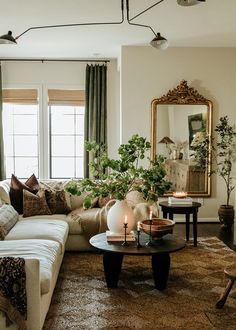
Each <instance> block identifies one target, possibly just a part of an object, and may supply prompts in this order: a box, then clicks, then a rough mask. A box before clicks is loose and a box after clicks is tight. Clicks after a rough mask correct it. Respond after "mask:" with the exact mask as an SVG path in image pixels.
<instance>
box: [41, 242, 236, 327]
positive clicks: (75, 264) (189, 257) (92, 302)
mask: <svg viewBox="0 0 236 330" xmlns="http://www.w3.org/2000/svg"><path fill="white" fill-rule="evenodd" d="M198 242H199V243H198V247H197V248H194V247H193V245H192V243H191V244H188V246H187V247H186V248H185V249H183V250H181V251H179V252H176V253H173V254H171V269H170V274H169V281H168V287H167V289H166V290H164V291H161V292H160V291H158V290H156V289H155V288H154V286H153V279H152V270H151V263H150V257H146V256H144V257H136V256H135V257H134V256H133V257H132V256H125V257H124V260H123V269H122V273H121V277H120V281H119V288H117V289H107V287H106V284H105V280H104V274H103V261H102V254H92V253H66V254H65V257H64V261H63V264H62V267H61V271H60V274H59V278H58V282H57V286H56V288H55V291H54V295H53V299H52V303H51V306H50V309H49V312H48V315H47V318H46V321H45V325H44V330H49V329H50V330H61V329H63V330H64V329H70V330H73V329H76V330H77V329H78V330H80V329H81V330H90V329H91V330H98V329H104V330H105V329H106V330H108V329H118V330H121V329H122V330H124V329H142V330H143V329H164V330H173V329H185V330H191V329H209V330H210V329H214V330H215V329H222V330H223V329H224V330H226V329H227V330H228V329H229V330H230V329H232V330H233V329H234V330H235V329H236V291H231V294H230V296H229V297H228V299H227V301H226V304H225V307H224V308H223V309H221V310H218V309H216V308H215V303H216V301H217V300H218V299H219V296H220V294H221V292H222V291H223V290H224V287H225V285H226V279H225V278H224V276H223V270H224V268H225V267H226V266H228V265H230V264H232V263H235V262H236V254H235V253H234V252H233V251H232V250H230V249H229V248H227V247H226V246H225V245H224V243H222V242H221V241H220V240H218V239H217V238H214V237H213V238H205V239H204V238H199V239H198ZM235 290H236V285H235Z"/></svg>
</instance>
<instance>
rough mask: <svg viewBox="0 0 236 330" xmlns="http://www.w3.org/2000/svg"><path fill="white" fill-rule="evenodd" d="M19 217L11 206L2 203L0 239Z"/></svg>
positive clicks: (0, 208)
mask: <svg viewBox="0 0 236 330" xmlns="http://www.w3.org/2000/svg"><path fill="white" fill-rule="evenodd" d="M18 218H19V214H18V213H17V212H16V210H15V209H14V207H13V206H11V205H8V204H4V205H2V206H1V207H0V240H3V239H4V238H5V236H6V235H7V234H8V232H9V231H10V230H11V228H12V227H13V226H14V225H15V223H16V222H17V220H18Z"/></svg>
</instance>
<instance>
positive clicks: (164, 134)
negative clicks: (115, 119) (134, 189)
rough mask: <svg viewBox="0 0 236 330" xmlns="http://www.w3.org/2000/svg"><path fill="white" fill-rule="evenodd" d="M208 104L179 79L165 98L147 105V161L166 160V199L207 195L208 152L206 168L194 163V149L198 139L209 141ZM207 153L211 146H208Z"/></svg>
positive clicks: (210, 104) (210, 130)
mask: <svg viewBox="0 0 236 330" xmlns="http://www.w3.org/2000/svg"><path fill="white" fill-rule="evenodd" d="M212 108H213V106H212V102H211V101H209V100H207V99H206V98H205V97H203V96H202V95H200V94H199V93H198V92H197V91H196V90H195V89H194V88H190V87H189V86H188V85H187V81H185V80H183V81H181V82H180V84H179V85H178V86H177V87H176V88H174V89H173V90H170V91H169V92H168V93H167V94H166V95H163V96H162V97H160V98H157V99H154V100H153V101H152V103H151V158H152V159H153V158H154V157H155V155H156V154H162V155H164V156H165V157H166V162H165V167H166V172H167V179H168V180H169V181H171V182H172V187H171V189H170V191H169V192H168V193H167V194H166V196H170V195H172V193H173V192H176V191H185V192H187V193H188V196H193V197H194V196H195V197H197V196H198V197H204V196H210V194H211V177H210V176H209V175H208V173H209V172H210V159H209V158H210V157H211V153H210V152H209V155H210V156H209V155H208V161H207V162H206V164H207V165H206V168H205V169H204V168H202V167H201V166H199V164H198V162H197V161H196V154H195V157H194V153H196V151H195V150H196V149H195V148H194V146H195V145H196V143H198V141H199V137H201V136H204V137H206V136H207V137H208V138H209V140H211V132H212ZM208 148H209V151H210V150H211V146H210V145H209V147H208Z"/></svg>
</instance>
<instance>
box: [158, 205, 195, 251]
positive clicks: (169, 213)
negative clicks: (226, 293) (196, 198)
mask: <svg viewBox="0 0 236 330" xmlns="http://www.w3.org/2000/svg"><path fill="white" fill-rule="evenodd" d="M159 205H160V207H161V210H162V212H163V218H169V219H171V220H173V219H174V214H185V220H186V241H189V226H190V214H192V216H193V244H194V246H197V215H198V209H199V207H200V206H201V204H200V203H198V202H193V203H192V204H183V205H181V204H169V203H168V202H166V201H165V202H160V203H159Z"/></svg>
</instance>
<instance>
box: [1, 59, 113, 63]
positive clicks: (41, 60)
mask: <svg viewBox="0 0 236 330" xmlns="http://www.w3.org/2000/svg"><path fill="white" fill-rule="evenodd" d="M0 61H2V62H4V61H5V62H7V61H22V62H42V63H43V62H95V63H109V62H110V60H92V59H81V60H76V59H74V60H73V59H71V60H70V59H48V58H44V59H40V58H29V59H27V58H0Z"/></svg>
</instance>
